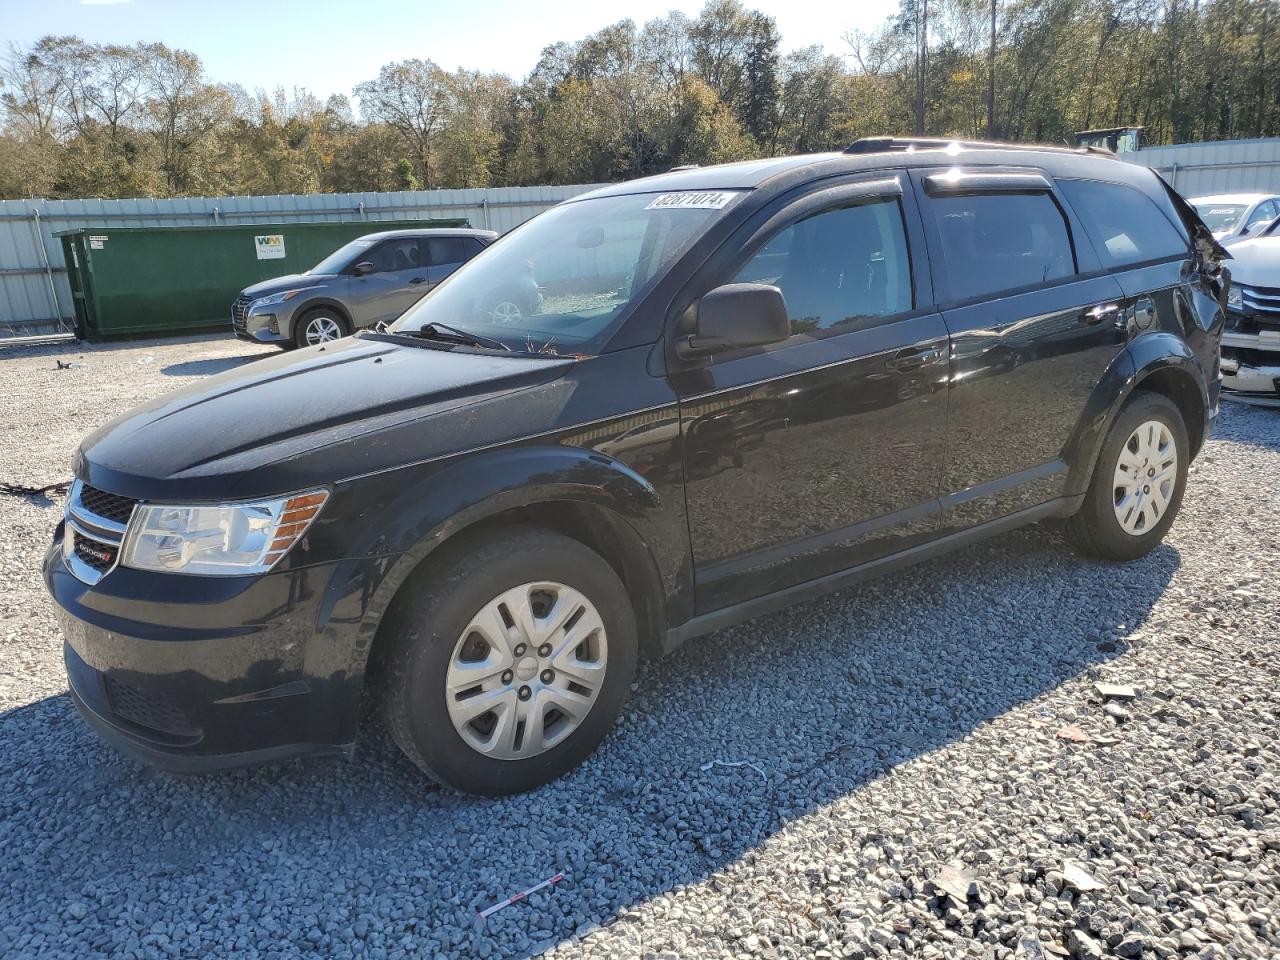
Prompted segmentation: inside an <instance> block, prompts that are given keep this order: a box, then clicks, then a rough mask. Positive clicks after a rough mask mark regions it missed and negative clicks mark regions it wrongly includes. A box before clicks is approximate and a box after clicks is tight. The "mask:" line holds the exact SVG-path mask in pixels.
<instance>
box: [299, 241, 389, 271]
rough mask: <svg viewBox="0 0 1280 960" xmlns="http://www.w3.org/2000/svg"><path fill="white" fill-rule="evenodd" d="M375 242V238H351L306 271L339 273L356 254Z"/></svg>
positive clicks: (348, 264) (350, 262)
mask: <svg viewBox="0 0 1280 960" xmlns="http://www.w3.org/2000/svg"><path fill="white" fill-rule="evenodd" d="M375 243H377V241H376V240H370V239H367V238H364V237H362V238H360V239H359V240H352V241H351V242H350V243H344V244H343V245H342V246H340V247H339V248H338V249H337V250H335V251H333V253H331V254H329V255H328V256H327V257H325V258H324V259H323V260H321V261H320V262H319V263H317V264H316V265H315V266H314V267H312V268H311V269H310V270H308V271H307V273H308V274H312V273H314V274H323V273H341V272H342V271H343V270H345V269H346V268H347V267H348V266H350V265H351V264H352V263H353V262H354V261H355V258H356V255H357V254H360V253H364V252H365V251H366V250H368V249H369V248H370V247H372V246H373V245H374V244H375Z"/></svg>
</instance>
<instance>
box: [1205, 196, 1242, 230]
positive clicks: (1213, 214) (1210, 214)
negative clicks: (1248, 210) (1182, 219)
mask: <svg viewBox="0 0 1280 960" xmlns="http://www.w3.org/2000/svg"><path fill="white" fill-rule="evenodd" d="M1192 206H1193V207H1195V208H1196V213H1198V214H1200V219H1201V220H1203V221H1204V225H1205V226H1206V227H1208V228H1209V229H1210V230H1211V231H1213V232H1214V233H1222V232H1223V231H1224V230H1231V229H1232V228H1234V227H1235V225H1236V224H1237V223H1239V222H1240V218H1241V217H1242V216H1244V211H1245V207H1244V204H1241V203H1194V204H1192Z"/></svg>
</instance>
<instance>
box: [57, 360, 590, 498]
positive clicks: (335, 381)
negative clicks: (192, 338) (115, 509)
mask: <svg viewBox="0 0 1280 960" xmlns="http://www.w3.org/2000/svg"><path fill="white" fill-rule="evenodd" d="M573 363H574V361H573V360H571V359H563V360H557V359H549V358H548V359H541V358H534V357H523V356H509V357H508V356H501V355H490V354H480V353H471V352H462V351H457V350H438V349H432V348H429V347H419V346H406V345H401V344H396V343H392V342H388V341H385V340H379V339H373V338H368V339H366V338H365V337H349V338H346V339H343V340H340V341H337V342H335V343H331V344H326V345H325V346H324V347H312V348H309V349H306V350H299V351H296V352H293V353H288V354H281V355H278V356H273V357H270V358H268V359H264V360H258V361H255V362H251V363H249V364H247V365H246V366H243V367H241V368H239V369H237V370H232V371H228V372H225V373H221V374H218V375H216V376H213V377H210V378H208V379H206V380H202V381H200V382H199V383H195V384H192V385H191V386H188V387H184V388H182V389H180V390H177V391H174V392H173V393H169V394H166V395H164V396H162V397H159V398H157V399H155V400H153V401H151V402H150V403H146V404H144V405H142V406H140V407H137V408H135V409H133V410H131V411H129V412H128V413H126V414H124V415H123V416H121V417H118V418H117V419H115V420H113V421H111V422H110V423H108V424H107V425H106V426H104V427H102V428H101V429H99V430H98V431H96V432H95V433H93V434H91V435H90V436H89V437H88V438H87V439H86V440H85V441H84V443H83V444H82V445H81V451H80V454H79V455H78V456H77V459H76V474H77V476H79V477H80V478H81V479H83V480H85V481H86V482H88V483H90V484H92V485H93V486H96V487H100V488H102V489H106V490H110V491H112V492H114V493H120V494H122V495H125V496H131V497H136V498H138V499H159V498H163V497H170V498H174V499H179V500H204V499H216V500H225V499H244V498H248V497H257V496H271V495H275V494H280V493H288V492H291V491H294V490H297V489H300V488H302V487H304V486H307V485H313V484H318V483H337V482H340V481H342V480H346V479H349V478H351V477H353V476H360V475H363V474H366V473H370V472H374V471H377V470H383V469H389V468H393V467H395V466H400V465H404V464H407V463H412V462H415V461H418V460H422V459H428V458H431V457H435V456H441V455H446V454H448V453H452V452H457V451H459V450H463V449H467V448H468V447H469V446H470V445H472V444H473V443H474V439H473V437H474V436H475V435H476V434H477V432H481V433H489V432H491V431H492V430H493V428H494V423H493V422H490V421H493V420H494V419H495V418H496V419H497V420H500V421H501V422H503V423H506V424H507V425H508V427H510V425H511V423H512V422H513V421H518V420H521V419H522V415H521V414H520V413H519V412H513V409H515V408H518V407H521V406H523V407H524V408H526V409H532V407H531V406H530V405H529V404H527V403H523V404H522V403H518V402H517V403H515V404H512V403H511V402H499V401H503V400H506V399H507V398H510V397H511V396H512V395H513V394H515V395H521V394H523V393H525V392H527V391H531V390H534V389H535V388H537V387H539V386H541V385H543V384H547V383H549V382H550V381H553V380H557V379H559V378H560V377H561V376H562V374H563V373H564V371H565V370H566V369H567V368H568V367H570V366H571V365H572V364H573Z"/></svg>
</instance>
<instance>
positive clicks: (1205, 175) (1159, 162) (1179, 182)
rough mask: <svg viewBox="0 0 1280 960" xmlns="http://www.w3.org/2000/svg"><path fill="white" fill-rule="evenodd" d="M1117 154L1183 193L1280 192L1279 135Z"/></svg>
mask: <svg viewBox="0 0 1280 960" xmlns="http://www.w3.org/2000/svg"><path fill="white" fill-rule="evenodd" d="M1117 156H1119V157H1120V159H1121V160H1126V161H1128V162H1129V163H1138V164H1141V165H1142V166H1144V167H1151V168H1153V169H1154V170H1156V171H1158V172H1159V173H1160V175H1161V176H1163V177H1164V178H1165V179H1166V180H1168V181H1169V182H1170V183H1171V184H1173V187H1174V189H1175V190H1177V191H1178V192H1179V193H1180V194H1182V195H1183V196H1184V197H1203V196H1206V195H1208V194H1213V193H1275V194H1277V195H1280V137H1271V138H1268V139H1265V140H1221V141H1215V142H1212V143H1183V144H1178V145H1177V146H1173V147H1146V148H1145V149H1142V150H1139V151H1138V152H1137V153H1121V154H1118V155H1117Z"/></svg>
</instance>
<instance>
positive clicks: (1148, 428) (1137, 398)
mask: <svg viewBox="0 0 1280 960" xmlns="http://www.w3.org/2000/svg"><path fill="white" fill-rule="evenodd" d="M1139 427H1143V428H1144V430H1143V433H1142V437H1140V438H1138V440H1137V441H1136V452H1135V439H1134V438H1135V436H1136V431H1138V428H1139ZM1160 427H1163V432H1162V431H1161V429H1160ZM1166 441H1167V443H1168V444H1169V445H1171V447H1172V453H1173V455H1174V458H1175V462H1174V463H1173V465H1172V467H1170V466H1169V465H1168V460H1167V457H1168V452H1169V450H1168V448H1167V447H1163V446H1162V444H1163V443H1164V442H1166ZM1190 453H1191V446H1190V444H1189V443H1188V442H1187V427H1186V424H1185V423H1184V422H1183V419H1182V414H1181V412H1180V411H1179V410H1178V408H1177V406H1176V405H1175V404H1174V403H1173V401H1172V400H1170V399H1169V398H1168V397H1166V396H1164V395H1162V394H1158V393H1148V392H1146V391H1140V392H1138V393H1136V394H1134V395H1133V397H1132V398H1131V399H1130V400H1129V402H1128V403H1127V404H1125V406H1124V408H1123V409H1121V411H1120V413H1119V415H1118V416H1117V417H1116V420H1115V423H1113V424H1112V425H1111V429H1110V430H1109V431H1107V437H1106V440H1104V441H1103V444H1102V449H1101V450H1100V451H1099V453H1098V462H1097V464H1096V465H1095V466H1094V469H1093V478H1092V480H1090V482H1089V491H1088V493H1086V494H1085V499H1084V503H1083V505H1082V506H1081V507H1080V510H1079V511H1078V512H1077V513H1076V514H1075V515H1074V516H1072V517H1070V518H1069V519H1068V520H1067V521H1066V523H1065V531H1066V534H1067V539H1068V540H1069V541H1070V542H1071V544H1072V545H1073V546H1074V547H1075V548H1076V549H1077V550H1079V551H1080V552H1081V553H1083V554H1086V555H1087V556H1091V557H1099V558H1101V559H1103V560H1136V559H1137V558H1138V557H1141V556H1145V555H1146V554H1148V553H1150V552H1151V551H1152V550H1153V549H1155V547H1156V545H1157V544H1158V543H1160V541H1161V540H1163V539H1164V536H1165V534H1166V533H1168V531H1169V527H1171V526H1172V525H1173V521H1174V518H1175V517H1177V515H1178V508H1179V507H1180V506H1181V505H1182V494H1183V491H1184V490H1185V488H1186V482H1187V465H1188V461H1189V459H1190ZM1122 454H1124V455H1125V458H1126V460H1127V461H1130V462H1129V463H1128V465H1127V466H1126V471H1125V475H1128V474H1130V473H1132V474H1134V475H1135V482H1134V483H1133V484H1129V485H1127V486H1121V485H1120V481H1121V479H1122V478H1121V475H1120V470H1119V468H1120V458H1121V455H1122ZM1162 469H1163V472H1164V474H1165V476H1166V478H1167V480H1168V483H1167V484H1166V483H1163V482H1155V481H1159V480H1160V478H1161V475H1162V474H1161V471H1162ZM1153 471H1154V475H1152V473H1153ZM1144 474H1145V476H1144ZM1148 481H1151V482H1148ZM1143 490H1145V491H1146V492H1145V493H1143V492H1142V491H1143ZM1123 497H1127V498H1128V499H1127V500H1124V499H1122V498H1123ZM1126 503H1127V506H1125V504H1126ZM1122 513H1123V514H1124V517H1125V519H1123V520H1122V517H1121V514H1122ZM1126 523H1127V524H1128V525H1129V529H1126Z"/></svg>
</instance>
